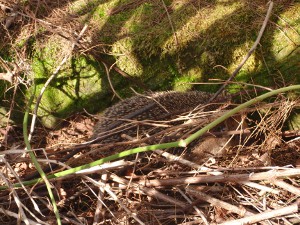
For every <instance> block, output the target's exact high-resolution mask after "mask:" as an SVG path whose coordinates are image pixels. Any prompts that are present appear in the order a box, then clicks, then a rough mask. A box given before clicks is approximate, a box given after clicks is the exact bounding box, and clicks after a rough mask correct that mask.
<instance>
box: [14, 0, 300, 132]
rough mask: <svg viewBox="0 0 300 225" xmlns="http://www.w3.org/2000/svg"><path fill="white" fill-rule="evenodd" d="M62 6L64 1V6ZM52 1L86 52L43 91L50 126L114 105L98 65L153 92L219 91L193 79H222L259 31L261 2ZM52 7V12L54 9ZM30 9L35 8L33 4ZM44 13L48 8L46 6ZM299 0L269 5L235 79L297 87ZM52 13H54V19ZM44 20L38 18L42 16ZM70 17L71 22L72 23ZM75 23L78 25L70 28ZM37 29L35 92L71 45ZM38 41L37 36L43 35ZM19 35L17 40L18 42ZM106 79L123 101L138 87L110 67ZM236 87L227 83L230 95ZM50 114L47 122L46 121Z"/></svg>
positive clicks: (44, 115)
mask: <svg viewBox="0 0 300 225" xmlns="http://www.w3.org/2000/svg"><path fill="white" fill-rule="evenodd" d="M63 3H64V4H63ZM63 3H61V5H63V6H61V5H59V4H58V3H57V4H56V3H55V2H53V3H51V6H50V4H49V7H50V8H47V7H46V8H47V10H45V13H46V12H47V13H48V15H49V16H50V15H51V16H52V18H53V14H55V13H52V11H51V9H53V12H55V10H57V8H58V7H59V6H60V10H64V12H66V14H62V15H66V18H64V17H63V16H62V15H61V16H59V17H58V18H56V19H57V20H58V19H60V20H61V21H59V24H62V26H63V27H68V26H71V25H72V26H71V27H72V29H74V30H78V31H80V30H81V29H82V27H83V26H84V24H88V25H89V28H88V32H87V33H86V34H85V35H86V36H84V38H85V40H87V42H88V43H89V44H90V47H91V51H85V52H84V54H81V53H80V52H78V51H76V49H75V52H77V53H74V54H73V55H72V57H71V59H70V60H69V61H68V63H66V64H65V65H64V66H63V68H62V70H61V72H60V73H59V75H58V77H57V78H55V79H54V80H53V81H52V83H51V84H50V87H48V88H47V90H46V92H45V95H44V97H43V99H42V104H41V108H40V111H39V112H40V114H39V115H40V116H41V118H47V120H49V118H52V119H50V122H46V119H42V120H43V122H44V124H46V125H47V126H48V127H53V126H54V124H56V122H57V119H56V118H65V117H66V116H67V115H70V114H71V113H73V112H75V111H78V110H79V111H80V110H82V109H83V108H85V109H87V110H88V111H89V112H93V113H94V112H96V111H99V110H100V109H103V108H104V107H105V106H107V105H109V104H110V103H111V99H112V97H111V96H112V92H111V89H110V87H109V84H108V80H107V75H106V72H105V68H104V67H103V65H102V63H101V61H102V60H104V61H106V62H108V64H110V65H112V64H115V65H116V66H118V67H119V68H120V69H121V70H122V71H124V72H126V73H127V74H128V75H130V76H131V77H132V78H133V79H139V80H141V81H142V82H143V84H144V86H146V87H147V88H148V89H150V90H153V91H154V90H181V91H185V90H190V89H200V90H204V91H210V92H213V91H216V90H217V88H218V85H192V84H191V82H208V81H209V80H210V79H221V80H225V79H226V78H228V76H229V75H230V74H231V73H232V72H233V71H234V69H235V68H236V67H237V66H238V65H239V63H240V62H241V61H242V59H243V57H244V56H245V55H246V54H247V52H248V51H249V49H250V48H251V46H252V45H253V43H254V42H255V39H256V38H257V35H258V32H259V30H260V28H261V26H262V22H263V20H264V17H265V15H266V12H267V9H268V5H267V4H266V1H262V0H255V1H251V2H249V1H237V0H225V1H221V0H219V1H217V0H208V1H197V0H196V1H187V0H183V1H179V0H174V1H171V0H166V1H161V0H151V1H144V0H135V1H132V0H110V1H108V0H107V1H105V0H93V1H86V0H78V1H73V2H68V1H64V2H63ZM51 7H52V8H51ZM33 8H34V7H33ZM46 8H45V9H46ZM299 8H300V3H297V2H294V1H288V0H285V1H280V2H274V9H273V14H272V16H271V19H270V20H269V23H268V26H267V29H266V31H265V33H264V35H263V38H262V40H261V42H260V45H259V46H258V48H257V49H256V51H255V53H254V54H253V55H252V56H251V57H250V58H249V60H248V61H247V63H246V64H245V65H244V67H243V68H242V70H241V71H240V72H239V74H238V75H237V76H236V81H240V82H249V83H254V84H259V85H264V86H268V87H272V88H276V87H281V86H284V85H289V84H297V83H300V74H299V71H300V70H299V69H300V64H299V55H300V54H299V53H300V52H299V51H300V50H299V44H300V25H299V24H300V23H299V21H300V13H299ZM51 13H52V14H51ZM40 14H41V15H42V13H41V12H40ZM70 18H71V19H70ZM74 24H75V25H74ZM45 30H46V31H47V29H43V28H42V29H39V30H37V33H36V34H35V35H34V36H33V37H31V38H33V39H34V41H33V43H34V44H32V46H31V48H32V49H31V51H32V54H31V55H30V57H31V58H30V60H32V71H33V79H34V80H35V82H36V83H37V85H38V93H39V90H41V88H42V86H43V84H44V83H45V81H46V80H47V79H48V77H49V76H50V75H51V74H52V73H53V72H54V70H55V68H56V67H57V66H58V64H59V63H60V62H61V60H62V58H63V57H64V56H65V55H66V53H67V52H68V49H70V45H71V43H70V42H69V41H67V40H65V39H64V38H62V37H60V36H58V35H56V34H55V35H54V34H51V33H50V34H49V32H48V33H47V32H46V33H47V36H46V37H47V38H45V35H44V33H45ZM40 36H41V37H42V38H40ZM20 40H22V38H18V43H21V42H22V41H20ZM22 43H23V42H22ZM110 78H111V80H112V84H113V86H114V88H115V90H116V91H117V92H118V93H119V94H120V95H121V96H128V95H130V93H132V91H131V90H130V87H134V88H135V89H136V90H138V91H142V90H143V88H142V87H141V86H139V85H137V83H133V82H131V81H130V80H128V79H127V78H124V77H123V76H121V75H120V74H119V73H117V72H115V71H114V70H111V71H110ZM241 88H244V86H243V87H242V86H241V85H236V84H233V85H230V86H229V87H228V91H229V92H236V91H238V90H240V89H241ZM49 115H51V117H49Z"/></svg>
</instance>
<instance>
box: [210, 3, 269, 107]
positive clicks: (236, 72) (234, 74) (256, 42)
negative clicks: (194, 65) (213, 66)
mask: <svg viewBox="0 0 300 225" xmlns="http://www.w3.org/2000/svg"><path fill="white" fill-rule="evenodd" d="M272 9H273V1H270V2H269V9H268V12H267V15H266V17H265V20H264V22H263V25H262V27H261V29H260V31H259V34H258V37H257V39H256V41H255V42H254V44H253V46H252V47H251V49H250V50H249V52H248V53H247V55H246V56H245V57H244V59H243V60H242V62H241V63H240V65H239V66H238V67H237V68H236V69H235V71H234V72H233V73H232V74H231V76H230V77H229V78H228V80H227V81H226V82H225V83H224V84H223V85H222V87H221V88H220V89H219V90H218V91H217V92H216V93H215V94H214V95H213V96H212V97H211V99H210V100H209V102H211V101H213V100H214V99H215V98H216V97H217V96H218V95H219V94H220V93H221V92H222V91H223V90H224V88H225V87H226V86H227V85H228V83H229V82H230V81H231V80H232V79H233V78H234V77H235V76H236V75H237V74H238V72H239V71H240V70H241V68H242V67H243V66H244V64H245V63H246V62H247V60H248V59H249V57H250V56H251V54H252V53H253V52H254V50H255V49H256V47H257V45H258V44H259V42H260V39H261V38H262V35H263V33H264V31H265V29H266V26H267V23H268V21H269V18H270V16H271V11H272Z"/></svg>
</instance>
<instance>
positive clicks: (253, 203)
mask: <svg viewBox="0 0 300 225" xmlns="http://www.w3.org/2000/svg"><path fill="white" fill-rule="evenodd" d="M295 106H299V101H298V102H295V101H288V100H287V99H285V98H283V97H280V98H278V99H277V100H276V103H273V104H260V105H257V106H256V107H257V108H253V109H251V110H250V109H249V111H248V112H246V113H247V115H248V118H247V119H246V120H245V121H247V122H243V123H242V124H245V123H247V124H248V127H246V129H245V126H244V128H243V130H242V131H244V133H245V134H244V135H242V136H241V134H240V133H241V130H240V128H239V129H237V130H228V131H224V130H221V131H215V133H214V132H213V133H214V134H215V135H217V136H216V137H213V138H214V139H212V140H213V141H216V140H218V138H221V137H222V138H226V139H228V138H230V136H228V135H229V134H235V135H234V138H235V141H234V143H235V144H234V145H231V146H227V147H225V149H226V151H225V152H224V151H223V154H222V155H220V154H219V155H213V154H211V155H210V157H209V156H208V155H203V154H202V155H201V158H200V159H199V157H198V158H197V157H196V156H195V154H196V155H197V154H199V152H196V153H195V152H193V151H194V147H188V148H187V149H185V150H184V152H182V149H173V150H172V149H170V150H168V151H167V152H168V153H167V152H164V151H156V152H149V153H145V154H140V155H138V156H136V158H132V157H129V158H125V159H124V160H125V161H119V162H115V163H112V164H106V165H103V166H104V169H103V168H102V169H98V170H96V171H86V172H85V173H84V175H77V176H71V177H70V176H69V177H66V178H62V179H59V180H56V181H52V184H53V187H54V190H55V191H56V192H55V193H56V199H57V200H58V205H59V210H60V214H61V216H62V218H63V221H72V222H66V223H68V224H92V222H93V221H95V220H97V221H98V222H99V223H100V224H121V223H125V224H127V223H134V224H142V223H145V224H205V223H206V224H214V223H217V224H219V223H225V222H226V221H231V220H233V221H232V222H230V223H229V224H234V222H236V224H241V223H237V222H238V219H241V218H244V219H247V220H249V221H252V222H253V223H254V222H259V223H261V224H267V223H269V222H271V223H275V224H278V223H283V222H289V223H292V224H295V223H297V221H299V217H298V214H297V210H298V205H297V204H298V203H297V196H298V195H299V194H300V193H299V182H298V177H299V175H300V174H299V173H300V171H299V169H297V166H298V163H299V156H300V142H299V132H298V133H297V132H296V131H294V133H293V132H288V133H287V132H283V126H284V123H285V121H286V119H287V117H288V116H289V114H290V112H291V110H292V109H293V108H294V107H295ZM243 114H245V113H243ZM254 114H255V116H253V115H254ZM194 116H196V115H195V114H194ZM197 116H198V119H197V120H195V119H194V120H193V121H194V122H193V123H190V124H183V125H179V124H177V125H175V124H173V125H172V123H170V122H168V121H166V122H165V125H166V124H168V127H169V128H168V129H164V130H163V131H160V133H159V135H153V136H152V137H148V138H146V137H145V138H142V137H141V139H140V140H129V141H125V142H123V143H116V144H115V145H114V144H113V143H108V144H107V143H106V144H105V143H103V144H101V142H100V143H98V144H93V145H86V146H85V147H84V148H81V149H80V151H79V155H77V156H79V159H80V160H78V158H77V160H76V159H72V160H73V162H74V161H75V162H76V164H83V163H85V162H88V161H90V160H92V159H91V157H90V158H89V157H87V156H85V157H81V158H80V155H82V154H83V153H84V152H85V154H86V153H89V152H90V150H89V149H90V148H92V149H97V151H101V152H102V154H103V155H104V156H105V155H107V154H111V153H112V152H113V151H116V149H118V151H119V150H122V149H124V148H127V147H129V146H130V147H134V146H135V145H137V146H141V145H143V143H145V144H146V143H152V142H155V143H159V142H160V140H162V139H163V138H164V140H166V136H168V137H169V138H171V136H170V135H174V134H176V133H177V134H181V135H183V132H190V131H191V130H193V128H196V127H197V126H199V125H200V126H203V124H204V123H205V122H204V119H203V116H201V114H198V115H197ZM258 116H259V117H258ZM205 117H206V118H205V121H206V122H207V121H208V120H210V119H212V118H209V116H208V115H206V116H205ZM185 118H186V119H187V117H185ZM237 118H242V117H236V118H235V119H236V120H237ZM207 119H208V120H207ZM238 122H240V121H238ZM141 123H142V122H140V125H141ZM147 123H148V124H149V121H148V122H147ZM92 126H93V120H91V118H89V117H87V116H80V115H77V116H76V117H73V118H70V119H69V120H68V121H66V126H65V127H64V128H62V129H59V130H57V131H55V132H53V131H52V132H48V131H46V130H44V133H43V132H39V134H37V135H36V136H35V137H34V143H33V145H34V146H35V148H36V152H37V154H38V157H39V158H45V155H44V154H45V153H46V155H47V158H48V159H49V160H50V159H51V160H56V161H57V162H61V163H65V162H63V161H62V159H63V158H64V156H65V155H66V154H68V153H66V151H69V152H71V151H73V150H72V149H74V144H76V143H82V142H83V140H84V139H85V138H86V137H87V136H89V135H90V133H86V131H89V130H91V127H92ZM235 127H238V126H235ZM231 129H232V128H231ZM179 130H181V131H179ZM125 133H128V132H125ZM122 134H123V137H124V132H122V131H121V132H119V135H122ZM174 137H178V136H177V135H175V136H174ZM174 137H173V138H174ZM9 138H13V137H9ZM125 138H127V139H128V135H127V136H125ZM208 138H212V136H211V135H208V136H206V137H203V138H202V142H205V141H206V140H207V139H208ZM209 140H210V141H212V140H211V139H209ZM15 143H17V142H15ZM210 143H212V142H210ZM19 144H20V145H22V141H20V142H19ZM195 145H197V144H194V146H195ZM72 146H73V147H72ZM40 147H43V150H42V151H38V149H40ZM15 149H16V148H14V147H11V150H15ZM206 150H207V151H210V149H209V148H208V149H206ZM83 155H84V154H83ZM191 155H193V157H191ZM6 158H7V162H6V165H3V166H2V167H1V168H2V169H1V170H2V176H3V179H4V177H6V178H5V179H7V182H16V181H17V180H16V178H17V177H26V176H28V174H29V173H31V172H30V171H32V169H30V163H29V160H28V159H27V157H26V156H21V155H20V154H17V153H15V154H7V157H6ZM86 160H87V161H86ZM70 163H71V161H69V162H67V164H70ZM200 163H201V164H200ZM8 165H11V166H12V168H14V171H15V172H16V173H15V174H14V173H13V171H12V170H10V169H9V167H7V166H8ZM5 174H6V175H5ZM3 179H2V180H3ZM3 181H4V180H3ZM28 191H30V194H29V196H31V197H32V198H33V200H32V201H35V202H36V203H37V205H38V206H39V209H40V210H41V211H42V213H43V214H44V215H45V216H46V217H41V215H38V213H37V212H36V211H35V209H34V208H33V205H32V203H31V202H30V200H29V198H28V197H29V196H28V195H26V194H25V192H24V189H15V190H14V192H15V193H16V194H13V192H12V189H11V190H7V191H1V199H2V204H3V210H7V211H10V212H16V213H17V212H19V209H20V208H19V209H18V206H17V205H16V203H17V201H16V200H14V201H10V200H9V197H8V196H11V194H12V196H14V195H16V196H17V197H16V198H17V199H19V200H20V202H21V203H23V204H26V207H27V208H28V210H29V211H31V212H32V213H33V214H34V215H36V216H37V217H39V218H40V219H41V220H43V221H47V223H50V224H51V223H52V222H51V221H55V220H54V216H53V214H52V213H51V210H50V211H49V209H48V207H49V206H48V203H47V201H46V199H47V193H46V192H45V187H44V185H43V184H40V185H36V186H34V187H33V188H30V189H28ZM293 207H294V208H293ZM22 208H24V207H22ZM286 208H287V210H288V211H287V212H281V211H280V210H284V209H286ZM291 210H296V211H295V212H292V211H291ZM266 212H269V216H267V217H264V216H265V215H264V214H265V213H266ZM25 214H26V215H27V217H28V218H30V219H31V220H36V221H37V219H35V218H33V217H32V216H30V215H29V214H28V212H25ZM250 219H251V220H250ZM266 219H269V220H268V221H269V222H268V221H267V220H266ZM2 220H3V222H4V221H6V222H8V221H10V223H11V222H12V221H15V219H14V216H12V215H9V214H7V215H6V216H5V217H3V218H2Z"/></svg>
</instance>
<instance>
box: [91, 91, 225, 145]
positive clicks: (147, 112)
mask: <svg viewBox="0 0 300 225" xmlns="http://www.w3.org/2000/svg"><path fill="white" fill-rule="evenodd" d="M211 97H212V94H211V93H206V92H200V91H189V92H175V91H170V92H154V93H150V94H148V95H147V96H142V95H136V96H133V97H131V98H128V99H125V100H122V101H120V102H119V103H117V104H115V105H113V106H112V107H110V108H108V109H106V110H105V111H104V112H103V114H102V115H101V116H100V118H99V122H98V123H97V124H96V125H95V128H94V132H93V136H92V139H95V138H98V137H99V136H102V135H105V134H106V133H107V132H109V131H111V130H113V129H117V128H118V127H121V126H123V125H126V124H129V123H130V121H143V120H147V121H149V120H152V121H163V120H167V119H173V118H175V117H177V116H178V115H180V114H183V113H187V112H190V111H192V110H194V109H197V108H201V107H202V106H204V108H202V110H203V111H208V110H215V109H217V108H218V107H219V106H220V104H223V103H224V102H225V101H227V100H226V98H224V97H217V98H216V99H215V100H214V101H213V102H212V103H210V104H207V103H208V101H209V99H210V98H211Z"/></svg>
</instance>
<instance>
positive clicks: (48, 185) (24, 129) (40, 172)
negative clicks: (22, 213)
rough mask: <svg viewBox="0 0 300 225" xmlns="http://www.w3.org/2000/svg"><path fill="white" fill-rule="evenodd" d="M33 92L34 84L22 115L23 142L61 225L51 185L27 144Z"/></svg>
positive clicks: (34, 90)
mask: <svg viewBox="0 0 300 225" xmlns="http://www.w3.org/2000/svg"><path fill="white" fill-rule="evenodd" d="M35 92H36V85H35V84H34V86H33V93H32V96H31V97H30V99H29V102H28V106H27V109H26V112H25V115H24V120H23V136H24V142H25V145H26V149H27V152H28V154H29V156H30V158H31V161H32V162H33V164H34V166H35V168H36V169H37V171H38V172H39V174H40V176H41V178H42V180H43V181H44V182H45V184H46V187H47V190H48V193H49V197H50V199H51V202H52V206H53V211H54V213H55V217H56V220H57V224H58V225H61V220H60V215H59V212H58V209H57V205H56V202H55V198H54V195H53V193H52V190H51V184H50V182H49V180H48V179H47V176H46V174H45V173H44V171H43V169H42V167H41V165H40V164H39V163H38V161H37V159H36V157H35V155H34V153H33V151H32V149H31V145H30V143H29V140H28V132H27V127H28V126H27V124H28V117H29V110H30V106H31V104H32V102H33V98H34V96H35Z"/></svg>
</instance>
